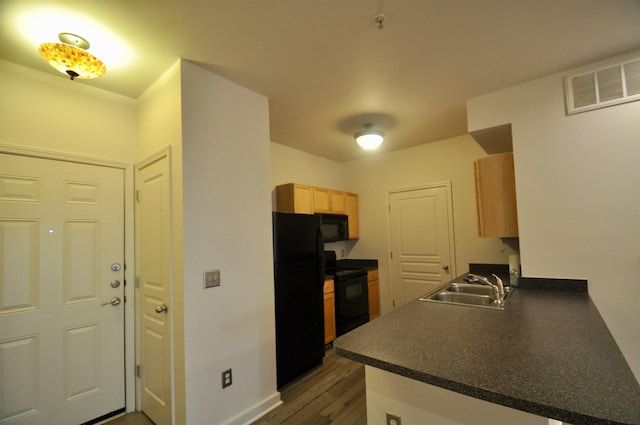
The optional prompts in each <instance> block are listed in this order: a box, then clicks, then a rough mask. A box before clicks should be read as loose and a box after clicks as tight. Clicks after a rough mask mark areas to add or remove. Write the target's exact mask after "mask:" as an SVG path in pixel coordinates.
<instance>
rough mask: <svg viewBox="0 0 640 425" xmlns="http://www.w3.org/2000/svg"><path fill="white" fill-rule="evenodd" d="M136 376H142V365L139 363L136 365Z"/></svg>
mask: <svg viewBox="0 0 640 425" xmlns="http://www.w3.org/2000/svg"><path fill="white" fill-rule="evenodd" d="M136 376H137V377H138V378H141V377H142V366H140V365H136Z"/></svg>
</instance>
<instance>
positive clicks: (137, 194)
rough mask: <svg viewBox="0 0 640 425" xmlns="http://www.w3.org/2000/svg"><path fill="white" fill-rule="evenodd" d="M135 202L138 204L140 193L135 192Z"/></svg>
mask: <svg viewBox="0 0 640 425" xmlns="http://www.w3.org/2000/svg"><path fill="white" fill-rule="evenodd" d="M136 202H140V191H139V190H136Z"/></svg>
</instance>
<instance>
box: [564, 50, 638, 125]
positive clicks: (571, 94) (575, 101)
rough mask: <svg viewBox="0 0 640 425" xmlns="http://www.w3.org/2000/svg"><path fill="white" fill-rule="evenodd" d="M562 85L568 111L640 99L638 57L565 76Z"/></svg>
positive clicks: (597, 107)
mask: <svg viewBox="0 0 640 425" xmlns="http://www.w3.org/2000/svg"><path fill="white" fill-rule="evenodd" d="M565 87H566V94H567V112H568V113H569V114H575V113H578V112H584V111H590V110H593V109H599V108H604V107H607V106H612V105H618V104H620V103H625V102H632V101H635V100H640V59H634V60H631V61H628V62H621V63H617V64H615V65H609V66H607V67H606V68H600V69H593V70H590V71H587V72H581V73H580V74H572V75H567V76H566V77H565Z"/></svg>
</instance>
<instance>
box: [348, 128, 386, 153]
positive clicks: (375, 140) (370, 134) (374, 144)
mask: <svg viewBox="0 0 640 425" xmlns="http://www.w3.org/2000/svg"><path fill="white" fill-rule="evenodd" d="M364 128H365V129H364V130H363V131H358V132H357V133H356V134H354V135H353V137H355V139H356V142H357V143H358V145H360V147H361V148H362V149H364V150H367V151H371V150H374V149H377V148H378V147H379V146H380V145H381V144H382V141H383V140H384V133H383V132H382V131H379V130H374V129H373V124H371V123H367V124H365V125H364Z"/></svg>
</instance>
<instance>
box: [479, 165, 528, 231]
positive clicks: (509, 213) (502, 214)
mask: <svg viewBox="0 0 640 425" xmlns="http://www.w3.org/2000/svg"><path fill="white" fill-rule="evenodd" d="M473 165H474V170H475V177H476V200H477V208H478V230H479V233H480V236H481V237H486V238H511V237H517V236H518V212H517V208H516V179H515V172H514V167H513V153H506V154H500V155H492V156H488V157H486V158H481V159H478V160H477V161H475V162H474V164H473Z"/></svg>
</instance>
